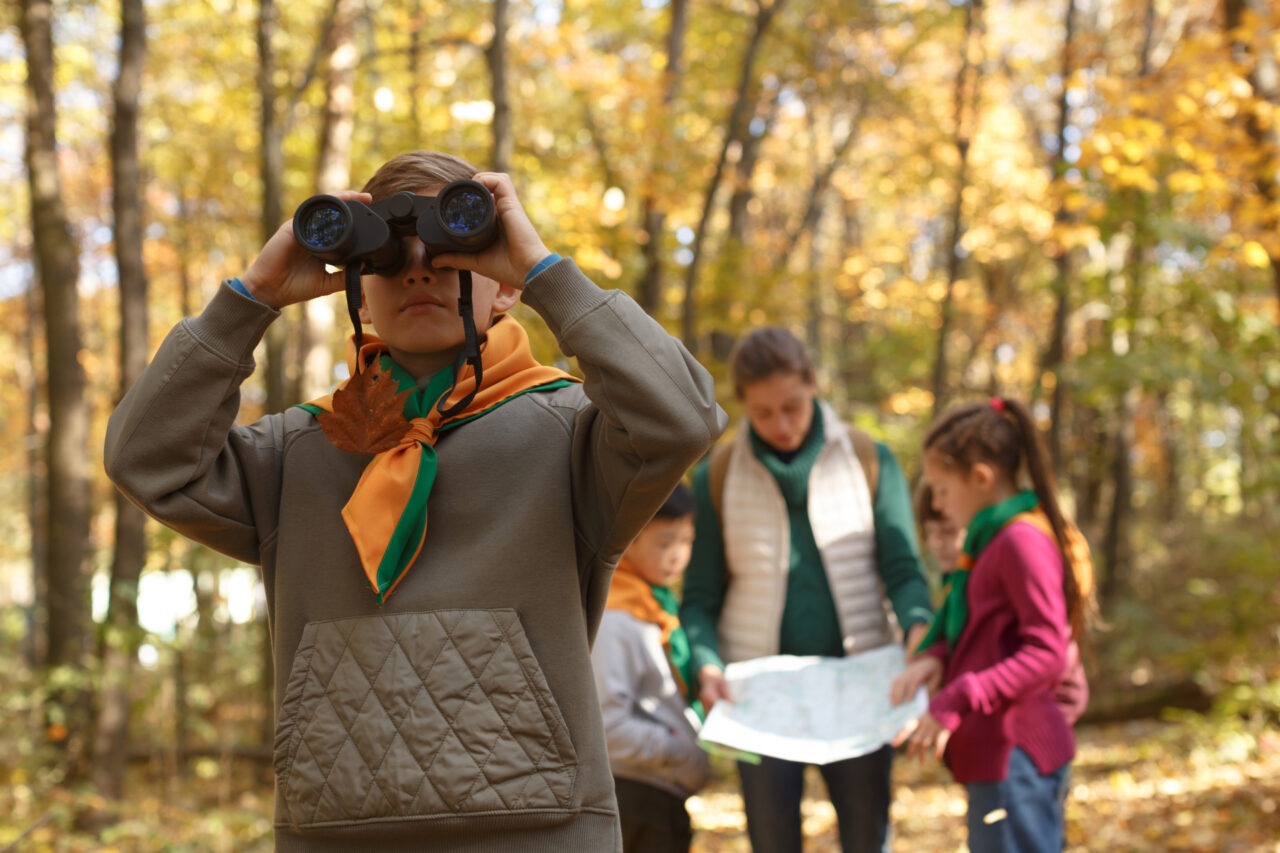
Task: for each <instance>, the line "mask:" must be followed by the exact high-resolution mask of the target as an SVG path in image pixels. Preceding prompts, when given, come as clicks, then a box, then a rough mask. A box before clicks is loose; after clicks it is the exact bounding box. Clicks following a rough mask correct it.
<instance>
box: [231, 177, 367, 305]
mask: <svg viewBox="0 0 1280 853" xmlns="http://www.w3.org/2000/svg"><path fill="white" fill-rule="evenodd" d="M336 195H337V196H338V198H340V199H342V200H343V201H352V200H354V201H361V202H364V203H365V204H370V203H371V202H372V201H373V196H371V195H369V194H368V193H360V192H355V191H353V190H347V191H345V192H340V193H336ZM240 281H241V283H242V284H244V286H245V288H246V289H247V290H248V291H249V292H250V293H252V294H253V297H254V299H257V300H258V301H259V302H261V303H262V304H263V305H269V306H270V307H272V308H283V307H284V306H286V305H292V304H293V303H295V302H305V301H307V300H308V299H314V298H315V297H317V296H324V295H325V294H328V293H336V292H337V291H339V290H342V289H344V288H345V286H346V273H345V272H341V271H340V272H333V273H330V272H325V268H324V261H321V260H319V259H317V258H315V257H314V256H312V255H311V254H310V253H308V252H307V250H306V249H304V248H302V246H301V244H299V243H298V241H297V239H295V238H294V236H293V220H292V219H290V220H289V221H288V222H285V223H284V224H283V225H281V226H280V227H279V228H277V229H276V233H275V234H272V235H271V239H269V240H268V241H267V244H266V245H265V246H263V247H262V251H261V252H260V253H259V254H258V257H257V259H256V260H254V262H253V263H252V264H250V265H249V269H248V271H246V272H245V274H244V275H242V276H240Z"/></svg>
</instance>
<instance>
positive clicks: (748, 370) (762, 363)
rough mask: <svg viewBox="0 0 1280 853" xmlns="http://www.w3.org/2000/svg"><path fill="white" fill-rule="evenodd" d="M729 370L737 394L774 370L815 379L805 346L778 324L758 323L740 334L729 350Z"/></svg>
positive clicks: (774, 371) (772, 373)
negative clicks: (755, 326)
mask: <svg viewBox="0 0 1280 853" xmlns="http://www.w3.org/2000/svg"><path fill="white" fill-rule="evenodd" d="M729 373H730V374H731V375H732V377H733V392H734V393H735V394H737V395H738V396H739V397H741V396H742V389H743V388H745V387H746V386H748V385H750V384H751V383H753V382H759V381H760V380H761V379H768V378H769V377H770V376H772V375H774V374H775V373H794V374H796V375H797V376H799V377H800V378H801V379H803V380H804V381H805V382H808V383H812V382H813V381H814V369H813V360H812V359H810V358H809V352H808V350H806V349H805V346H804V344H803V343H801V342H800V339H799V338H797V337H796V336H795V335H793V334H791V333H790V332H788V331H787V330H786V329H784V328H782V327H781V326H761V327H760V328H758V329H753V330H752V331H750V332H747V334H745V335H743V336H742V337H741V338H739V339H738V342H737V343H736V344H734V345H733V350H732V351H731V352H730V353H729Z"/></svg>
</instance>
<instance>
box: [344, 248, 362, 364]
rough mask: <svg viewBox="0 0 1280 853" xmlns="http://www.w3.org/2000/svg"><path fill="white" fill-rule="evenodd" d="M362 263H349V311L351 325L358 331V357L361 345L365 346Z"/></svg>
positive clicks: (357, 356)
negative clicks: (361, 286) (361, 289)
mask: <svg viewBox="0 0 1280 853" xmlns="http://www.w3.org/2000/svg"><path fill="white" fill-rule="evenodd" d="M361 266H362V265H361V264H358V263H357V264H347V270H346V272H347V313H348V314H349V315H350V316H351V326H352V328H354V329H355V332H356V358H357V359H358V358H359V357H360V347H362V346H364V328H363V326H361V324H360V302H361V298H360V267H361Z"/></svg>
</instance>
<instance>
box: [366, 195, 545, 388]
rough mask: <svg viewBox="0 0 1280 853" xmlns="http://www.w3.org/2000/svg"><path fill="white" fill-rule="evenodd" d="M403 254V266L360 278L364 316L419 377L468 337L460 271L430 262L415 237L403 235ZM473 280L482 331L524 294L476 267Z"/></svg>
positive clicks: (445, 362)
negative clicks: (460, 303) (460, 295)
mask: <svg viewBox="0 0 1280 853" xmlns="http://www.w3.org/2000/svg"><path fill="white" fill-rule="evenodd" d="M438 191H439V187H428V188H426V189H422V190H419V191H418V194H419V195H435V194H436V193H437V192H438ZM405 256H406V263H405V266H404V269H402V270H400V271H399V272H397V273H395V274H394V275H390V276H382V275H366V276H364V277H363V278H362V279H361V280H360V284H361V290H362V293H363V296H364V300H363V304H362V305H361V306H360V321H361V322H362V323H368V324H371V325H372V326H373V330H374V332H375V333H376V334H377V335H378V337H380V338H382V339H383V340H384V341H386V343H387V346H388V347H389V348H390V350H391V355H392V357H393V358H395V360H396V361H397V362H399V363H400V365H401V366H402V367H404V368H405V369H406V370H408V371H409V372H410V373H412V374H414V375H415V376H419V377H421V376H427V375H430V374H431V373H434V372H435V371H436V370H438V369H440V368H441V367H444V366H447V365H449V364H452V363H453V360H454V357H455V355H456V354H457V351H458V349H459V348H460V347H461V346H462V344H463V342H464V340H465V333H464V331H463V326H462V317H461V316H460V315H459V314H458V293H459V282H458V271H457V270H454V269H437V268H435V267H433V266H431V263H430V258H429V257H428V256H427V254H426V247H425V246H424V245H423V243H422V241H421V240H419V239H418V238H417V237H406V238H405ZM471 280H472V285H471V299H472V303H473V304H474V306H475V321H476V334H478V335H483V334H484V333H485V332H486V331H488V329H489V326H490V325H492V323H493V320H494V317H495V316H497V315H498V314H500V313H502V312H503V311H506V310H508V309H509V308H511V306H513V305H515V303H516V301H517V300H518V299H519V298H520V294H519V292H518V291H517V290H515V288H512V287H508V286H506V285H502V284H499V283H498V282H496V281H494V280H493V279H489V278H485V277H484V276H481V275H476V274H474V273H473V274H472V276H471Z"/></svg>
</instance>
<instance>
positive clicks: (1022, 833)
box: [965, 747, 1071, 853]
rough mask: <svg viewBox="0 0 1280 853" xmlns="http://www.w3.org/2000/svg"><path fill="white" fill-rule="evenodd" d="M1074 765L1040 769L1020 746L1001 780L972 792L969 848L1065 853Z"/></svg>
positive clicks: (980, 852) (994, 852) (991, 852)
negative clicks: (1047, 770)
mask: <svg viewBox="0 0 1280 853" xmlns="http://www.w3.org/2000/svg"><path fill="white" fill-rule="evenodd" d="M1070 773H1071V764H1070V763H1069V762H1068V763H1067V764H1064V765H1062V766H1061V767H1059V768H1058V769H1057V770H1054V771H1053V772H1052V773H1041V772H1040V771H1039V770H1038V769H1037V768H1036V765H1035V762H1033V761H1032V760H1031V756H1029V755H1027V754H1026V753H1025V752H1023V751H1022V750H1021V749H1020V748H1018V747H1014V749H1013V754H1012V755H1010V756H1009V774H1008V776H1006V777H1005V779H1004V781H1003V782H976V783H972V784H969V785H966V786H965V787H966V788H967V789H968V790H969V818H968V823H969V849H970V850H971V851H973V853H1062V848H1063V846H1064V841H1065V839H1064V837H1063V818H1062V809H1063V803H1064V802H1065V801H1066V796H1067V785H1068V783H1069V780H1070Z"/></svg>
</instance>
